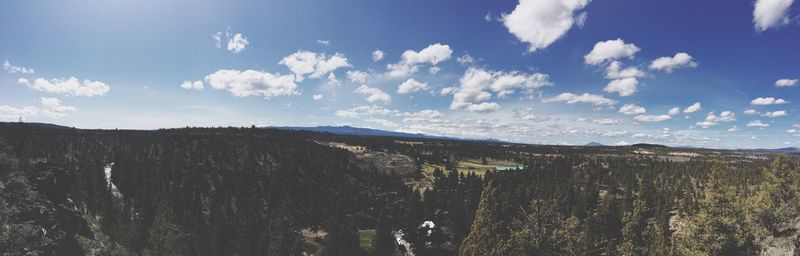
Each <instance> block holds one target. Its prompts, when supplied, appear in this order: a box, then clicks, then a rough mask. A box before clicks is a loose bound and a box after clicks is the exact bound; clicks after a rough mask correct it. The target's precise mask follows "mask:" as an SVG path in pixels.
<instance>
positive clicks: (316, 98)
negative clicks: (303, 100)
mask: <svg viewBox="0 0 800 256" xmlns="http://www.w3.org/2000/svg"><path fill="white" fill-rule="evenodd" d="M322 97H323V96H322V94H314V96H311V98H312V99H314V100H321V99H322Z"/></svg>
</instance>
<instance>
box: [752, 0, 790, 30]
mask: <svg viewBox="0 0 800 256" xmlns="http://www.w3.org/2000/svg"><path fill="white" fill-rule="evenodd" d="M792 2H794V0H756V3H755V8H754V9H753V24H754V25H755V28H756V31H765V30H767V29H769V28H777V27H779V26H781V25H786V24H788V23H789V22H790V18H789V17H788V15H787V12H788V10H789V7H790V6H792Z"/></svg>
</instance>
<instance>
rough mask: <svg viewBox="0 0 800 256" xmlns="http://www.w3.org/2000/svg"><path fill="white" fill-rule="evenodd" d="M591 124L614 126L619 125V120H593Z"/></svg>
mask: <svg viewBox="0 0 800 256" xmlns="http://www.w3.org/2000/svg"><path fill="white" fill-rule="evenodd" d="M592 122H594V123H595V124H599V125H616V124H620V121H619V120H616V119H611V118H601V119H595V120H592Z"/></svg>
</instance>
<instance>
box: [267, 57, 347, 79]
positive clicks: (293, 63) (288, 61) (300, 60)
mask: <svg viewBox="0 0 800 256" xmlns="http://www.w3.org/2000/svg"><path fill="white" fill-rule="evenodd" d="M279 64H281V65H284V66H286V67H288V68H289V70H291V71H292V73H294V75H295V80H296V81H298V82H301V81H303V80H304V79H305V76H306V75H309V77H311V78H320V77H322V76H324V75H328V74H329V73H331V72H333V71H335V70H336V69H339V68H345V67H351V65H350V63H348V62H347V57H345V56H344V54H341V53H336V54H334V55H332V56H330V57H329V56H327V55H326V54H324V53H315V52H310V51H297V52H295V53H293V54H292V55H289V56H286V57H284V58H283V59H281V61H280V62H279Z"/></svg>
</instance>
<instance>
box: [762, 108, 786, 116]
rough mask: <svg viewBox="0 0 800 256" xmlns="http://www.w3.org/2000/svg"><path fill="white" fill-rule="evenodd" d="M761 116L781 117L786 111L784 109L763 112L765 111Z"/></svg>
mask: <svg viewBox="0 0 800 256" xmlns="http://www.w3.org/2000/svg"><path fill="white" fill-rule="evenodd" d="M761 116H764V117H769V118H774V117H782V116H787V114H786V111H785V110H778V111H772V112H765V113H764V114H763V115H761Z"/></svg>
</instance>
